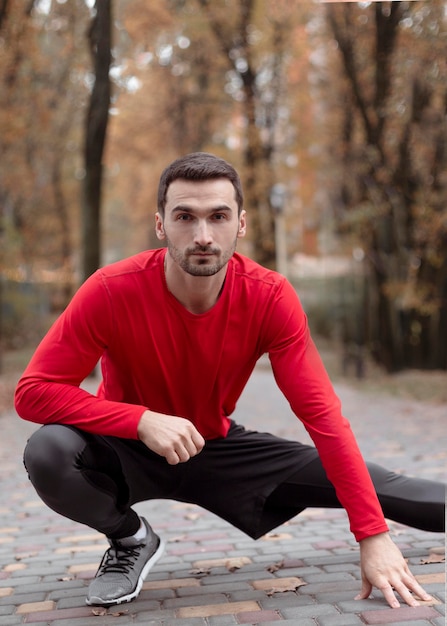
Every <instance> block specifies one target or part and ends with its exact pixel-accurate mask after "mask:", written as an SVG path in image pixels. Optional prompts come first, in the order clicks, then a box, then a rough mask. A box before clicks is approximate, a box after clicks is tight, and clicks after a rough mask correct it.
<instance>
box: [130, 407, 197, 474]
mask: <svg viewBox="0 0 447 626" xmlns="http://www.w3.org/2000/svg"><path fill="white" fill-rule="evenodd" d="M137 432H138V438H139V439H140V441H142V442H143V443H144V444H145V445H146V446H147V447H148V448H150V449H151V450H152V451H153V452H156V453H157V454H159V455H160V456H164V457H165V459H166V461H167V462H168V463H169V465H177V464H178V463H184V462H185V461H189V459H190V458H191V457H193V456H195V455H196V454H199V452H200V451H201V450H202V448H203V446H204V445H205V440H204V438H203V437H202V435H201V434H200V433H199V431H198V430H197V428H196V427H195V426H194V424H192V423H191V422H190V421H189V420H187V419H184V418H183V417H175V416H174V415H164V414H163V413H155V412H154V411H145V412H144V413H143V415H142V416H141V419H140V421H139V424H138V431H137Z"/></svg>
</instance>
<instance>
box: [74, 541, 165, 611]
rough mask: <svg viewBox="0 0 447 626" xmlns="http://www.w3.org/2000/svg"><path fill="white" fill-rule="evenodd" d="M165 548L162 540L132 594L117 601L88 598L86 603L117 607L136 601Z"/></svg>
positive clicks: (144, 568)
mask: <svg viewBox="0 0 447 626" xmlns="http://www.w3.org/2000/svg"><path fill="white" fill-rule="evenodd" d="M165 547H166V544H165V542H164V541H163V540H162V539H160V543H159V544H158V548H157V550H156V551H155V552H154V554H153V555H152V556H151V558H150V559H149V560H148V561H147V563H146V565H145V566H144V567H143V569H142V570H141V574H140V576H139V578H138V582H137V586H136V587H135V589H134V590H133V591H132V592H131V593H129V594H127V595H126V596H121V597H120V598H116V599H115V600H102V599H101V598H97V597H93V598H86V600H85V603H86V604H87V605H88V606H115V605H117V604H125V603H126V602H131V601H132V600H134V599H135V598H136V597H137V595H138V594H139V593H140V591H141V587H142V586H143V583H144V579H145V578H146V576H147V575H148V574H149V572H150V570H151V569H152V567H153V566H154V565H155V563H156V562H157V561H158V559H159V558H160V557H161V555H162V554H163V552H164V551H165Z"/></svg>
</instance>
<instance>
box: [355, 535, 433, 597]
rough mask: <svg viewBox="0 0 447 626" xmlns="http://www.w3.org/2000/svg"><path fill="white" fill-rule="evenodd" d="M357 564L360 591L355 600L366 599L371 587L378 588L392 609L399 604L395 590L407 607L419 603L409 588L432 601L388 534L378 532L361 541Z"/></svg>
mask: <svg viewBox="0 0 447 626" xmlns="http://www.w3.org/2000/svg"><path fill="white" fill-rule="evenodd" d="M360 566H361V569H362V590H361V592H360V593H359V595H358V596H357V597H356V600H364V599H365V598H368V596H369V595H370V593H371V591H372V588H373V587H377V588H378V589H379V590H380V591H381V592H382V593H383V595H384V596H385V599H386V601H387V602H388V604H389V605H390V606H391V607H392V608H393V609H396V608H398V607H399V606H400V604H399V601H398V600H397V598H396V596H395V595H394V591H396V592H397V593H398V594H399V595H400V597H401V598H402V600H403V601H404V602H406V603H407V604H408V605H409V606H418V605H419V602H418V601H417V600H416V599H415V598H414V597H413V596H412V595H411V593H410V591H412V592H413V593H415V594H416V595H417V596H418V597H419V598H420V599H421V600H425V601H429V600H432V597H431V596H430V595H428V593H426V591H424V589H422V587H421V586H420V585H419V583H418V582H417V580H416V579H415V577H414V576H413V574H412V573H411V572H410V570H409V568H408V565H407V563H406V562H405V560H404V558H403V556H402V554H401V552H400V550H399V548H398V547H397V546H396V545H395V543H394V542H393V541H392V539H391V537H390V536H389V534H388V533H381V534H379V535H374V536H372V537H368V538H367V539H363V540H362V541H360Z"/></svg>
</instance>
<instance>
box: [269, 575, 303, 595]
mask: <svg viewBox="0 0 447 626" xmlns="http://www.w3.org/2000/svg"><path fill="white" fill-rule="evenodd" d="M303 585H307V583H305V582H304V580H301V579H298V581H297V582H294V583H292V584H290V585H279V586H274V587H272V588H271V589H269V590H268V591H267V592H266V593H267V595H268V596H273V595H274V594H275V593H284V592H286V591H296V590H297V589H299V588H300V587H302V586H303Z"/></svg>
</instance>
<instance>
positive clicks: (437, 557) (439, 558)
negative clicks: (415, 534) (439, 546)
mask: <svg viewBox="0 0 447 626" xmlns="http://www.w3.org/2000/svg"><path fill="white" fill-rule="evenodd" d="M444 562H445V556H444V555H443V554H436V553H432V554H430V556H429V557H427V558H426V559H421V565H429V563H444Z"/></svg>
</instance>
